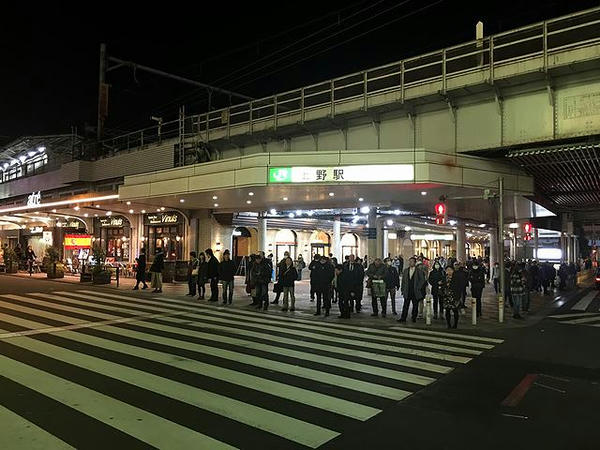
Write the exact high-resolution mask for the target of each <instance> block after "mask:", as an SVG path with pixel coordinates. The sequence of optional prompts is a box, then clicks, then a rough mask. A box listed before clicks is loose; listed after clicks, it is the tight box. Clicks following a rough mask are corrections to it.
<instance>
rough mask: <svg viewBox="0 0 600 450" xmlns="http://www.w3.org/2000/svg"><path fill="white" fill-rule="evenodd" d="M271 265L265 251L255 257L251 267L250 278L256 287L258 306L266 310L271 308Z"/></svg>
mask: <svg viewBox="0 0 600 450" xmlns="http://www.w3.org/2000/svg"><path fill="white" fill-rule="evenodd" d="M271 270H272V268H271V265H270V264H269V263H268V262H267V261H266V258H265V257H264V253H263V252H259V253H258V255H256V257H255V258H254V264H253V265H252V268H251V269H250V278H251V280H252V283H253V284H254V288H255V289H256V302H257V305H256V307H257V308H258V309H260V308H262V309H264V310H265V311H266V310H267V309H268V308H269V281H271Z"/></svg>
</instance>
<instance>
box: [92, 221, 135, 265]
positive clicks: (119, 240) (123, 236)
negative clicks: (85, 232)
mask: <svg viewBox="0 0 600 450" xmlns="http://www.w3.org/2000/svg"><path fill="white" fill-rule="evenodd" d="M94 230H95V236H96V243H97V244H98V245H100V246H101V248H102V249H103V250H104V251H105V252H106V257H107V258H111V259H114V261H128V260H129V244H130V240H129V239H130V232H131V225H130V223H129V220H127V219H126V218H125V217H123V216H112V217H102V218H100V219H96V220H95V221H94Z"/></svg>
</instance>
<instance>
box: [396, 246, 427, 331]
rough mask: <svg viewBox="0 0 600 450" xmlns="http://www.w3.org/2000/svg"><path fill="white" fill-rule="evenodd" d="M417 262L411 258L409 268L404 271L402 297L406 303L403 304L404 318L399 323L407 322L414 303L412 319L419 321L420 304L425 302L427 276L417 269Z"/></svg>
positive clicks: (401, 317)
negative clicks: (410, 308)
mask: <svg viewBox="0 0 600 450" xmlns="http://www.w3.org/2000/svg"><path fill="white" fill-rule="evenodd" d="M416 265H417V260H416V258H414V257H411V258H410V259H409V260H408V267H407V268H406V269H404V270H403V271H402V287H401V290H402V296H403V297H404V303H403V304H402V316H400V318H399V319H398V322H406V317H407V316H408V308H409V306H410V304H411V303H412V311H411V317H412V321H413V322H416V321H417V315H418V313H419V302H420V301H421V300H423V291H424V286H425V275H424V273H423V271H422V270H420V269H419V268H417V267H416Z"/></svg>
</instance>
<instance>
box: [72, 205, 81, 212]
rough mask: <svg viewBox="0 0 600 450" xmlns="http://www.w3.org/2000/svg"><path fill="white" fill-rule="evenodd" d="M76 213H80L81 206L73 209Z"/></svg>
mask: <svg viewBox="0 0 600 450" xmlns="http://www.w3.org/2000/svg"><path fill="white" fill-rule="evenodd" d="M73 209H74V210H75V211H79V210H80V209H81V208H80V207H79V206H76V207H75V208H73Z"/></svg>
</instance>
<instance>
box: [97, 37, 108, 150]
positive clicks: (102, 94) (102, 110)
mask: <svg viewBox="0 0 600 450" xmlns="http://www.w3.org/2000/svg"><path fill="white" fill-rule="evenodd" d="M107 109H108V86H107V85H106V44H100V64H99V74H98V125H97V137H98V140H100V139H101V138H102V134H103V132H104V120H105V119H106V114H107Z"/></svg>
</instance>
